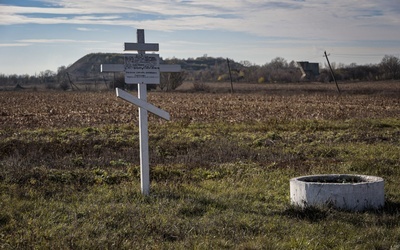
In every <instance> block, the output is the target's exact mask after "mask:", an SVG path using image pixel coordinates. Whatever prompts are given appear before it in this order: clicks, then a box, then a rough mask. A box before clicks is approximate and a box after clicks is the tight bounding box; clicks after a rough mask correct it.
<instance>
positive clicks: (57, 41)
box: [17, 39, 102, 44]
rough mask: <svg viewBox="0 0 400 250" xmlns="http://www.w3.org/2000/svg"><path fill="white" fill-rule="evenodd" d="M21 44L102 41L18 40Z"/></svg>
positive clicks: (89, 41)
mask: <svg viewBox="0 0 400 250" xmlns="http://www.w3.org/2000/svg"><path fill="white" fill-rule="evenodd" d="M17 42H19V43H28V44H32V43H52V44H54V43H100V42H102V41H91V40H72V39H22V40H17Z"/></svg>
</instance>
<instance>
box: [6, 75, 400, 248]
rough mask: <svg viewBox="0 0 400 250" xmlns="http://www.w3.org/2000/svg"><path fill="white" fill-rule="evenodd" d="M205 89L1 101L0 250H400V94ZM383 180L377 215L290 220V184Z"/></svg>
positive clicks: (22, 94)
mask: <svg viewBox="0 0 400 250" xmlns="http://www.w3.org/2000/svg"><path fill="white" fill-rule="evenodd" d="M340 87H341V90H342V93H341V94H340V95H339V94H338V93H337V91H336V87H335V86H334V85H333V84H320V83H307V84H306V83H302V84H265V85H250V84H240V85H239V84H237V85H235V93H233V94H231V93H229V89H230V86H229V84H227V85H223V84H219V85H217V84H208V86H207V88H206V89H207V91H206V92H200V93H199V92H191V91H190V89H191V87H190V85H186V86H182V88H181V89H180V90H179V91H178V92H171V93H161V92H151V93H149V97H148V100H149V101H150V102H151V103H153V104H155V105H156V106H159V107H162V108H163V109H165V110H167V111H168V112H170V114H171V118H172V120H171V121H170V122H167V121H162V120H160V119H159V118H157V117H155V116H152V115H151V116H150V118H149V129H150V131H149V136H150V138H149V140H150V162H151V194H150V196H148V197H143V196H142V195H141V193H140V173H139V172H140V170H139V142H138V121H137V119H138V118H137V117H138V112H137V108H135V107H134V106H132V105H130V104H129V103H127V102H124V101H122V100H120V99H117V98H116V96H115V93H114V92H57V91H29V90H28V91H26V90H24V91H18V92H17V91H3V92H0V125H1V127H0V192H1V194H0V195H1V199H0V248H2V249H49V248H51V249H400V189H399V187H400V185H399V179H400V118H399V117H400V82H374V83H348V84H341V85H340ZM329 173H349V174H352V173H356V174H366V175H376V176H380V177H383V178H384V180H385V200H386V204H385V207H384V208H383V209H381V210H378V211H366V212H361V213H352V212H346V211H337V210H334V209H331V208H308V209H304V210H302V209H298V208H296V207H293V206H291V205H290V202H289V180H290V178H293V177H296V176H301V175H309V174H329Z"/></svg>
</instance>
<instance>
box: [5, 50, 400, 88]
mask: <svg viewBox="0 0 400 250" xmlns="http://www.w3.org/2000/svg"><path fill="white" fill-rule="evenodd" d="M96 60H97V61H99V60H100V59H99V58H97V59H96ZM228 60H229V62H230V69H231V72H229V69H228V63H227V59H226V58H221V57H219V58H214V57H208V56H207V55H204V56H202V57H198V58H188V59H177V58H171V59H165V60H162V63H165V64H179V65H181V66H182V69H183V73H181V74H162V75H161V81H162V83H161V85H160V87H161V89H163V90H166V91H169V90H173V89H175V88H176V87H177V86H179V84H180V83H182V82H183V81H184V80H186V81H193V82H215V81H219V82H227V81H230V80H231V78H232V81H234V82H249V83H274V82H279V83H285V82H298V81H300V79H301V72H300V70H299V68H298V65H297V63H296V62H295V61H291V62H288V61H286V60H285V59H284V58H282V57H276V58H274V59H273V60H271V61H270V62H268V63H266V64H264V65H255V64H252V63H250V62H249V61H241V62H235V61H234V60H230V59H228ZM97 61H96V63H97ZM100 61H101V60H100ZM87 64H88V65H89V64H90V63H89V62H88V63H87ZM321 66H322V65H320V74H319V75H318V76H315V77H314V78H313V79H308V80H311V81H320V82H328V81H331V80H332V79H331V74H330V72H329V69H328V67H327V66H326V65H325V67H324V68H321ZM331 66H332V68H333V71H334V75H335V78H336V79H337V80H338V81H377V80H392V79H393V80H395V79H400V59H399V58H398V57H396V56H393V55H385V56H384V57H383V58H382V60H381V62H380V63H379V64H369V65H357V64H355V63H352V64H350V65H344V64H336V63H332V64H331ZM92 67H93V65H92ZM92 71H93V70H92ZM68 72H69V68H68V67H66V66H61V67H59V68H58V69H57V72H54V71H51V70H45V71H42V72H40V73H39V74H35V75H27V74H23V75H16V74H13V75H5V74H0V85H6V86H10V85H21V86H25V85H32V84H35V85H36V84H44V85H45V86H46V87H47V88H61V89H67V88H68V87H69V85H70V81H71V79H69V73H68ZM93 72H98V71H97V69H96V70H95V71H93ZM229 73H230V74H229ZM93 74H96V75H93V76H91V78H92V79H98V80H99V81H102V80H103V79H104V81H106V79H105V77H104V75H102V73H100V72H98V73H93ZM114 78H115V77H114ZM108 80H109V81H115V82H113V85H112V86H111V87H113V86H115V84H117V85H118V84H121V81H122V83H123V78H122V75H121V74H119V75H118V77H117V79H111V78H110V77H109V78H108Z"/></svg>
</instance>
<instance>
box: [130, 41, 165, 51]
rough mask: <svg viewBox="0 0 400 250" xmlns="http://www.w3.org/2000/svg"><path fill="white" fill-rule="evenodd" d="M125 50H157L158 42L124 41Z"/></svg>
mask: <svg viewBox="0 0 400 250" xmlns="http://www.w3.org/2000/svg"><path fill="white" fill-rule="evenodd" d="M124 50H125V51H132V50H134V51H158V50H159V45H158V43H125V49H124Z"/></svg>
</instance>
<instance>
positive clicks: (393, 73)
mask: <svg viewBox="0 0 400 250" xmlns="http://www.w3.org/2000/svg"><path fill="white" fill-rule="evenodd" d="M380 68H381V70H382V73H383V75H384V77H385V78H386V79H398V78H399V75H400V59H399V58H398V57H395V56H391V55H385V56H384V57H383V58H382V61H381V63H380Z"/></svg>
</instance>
